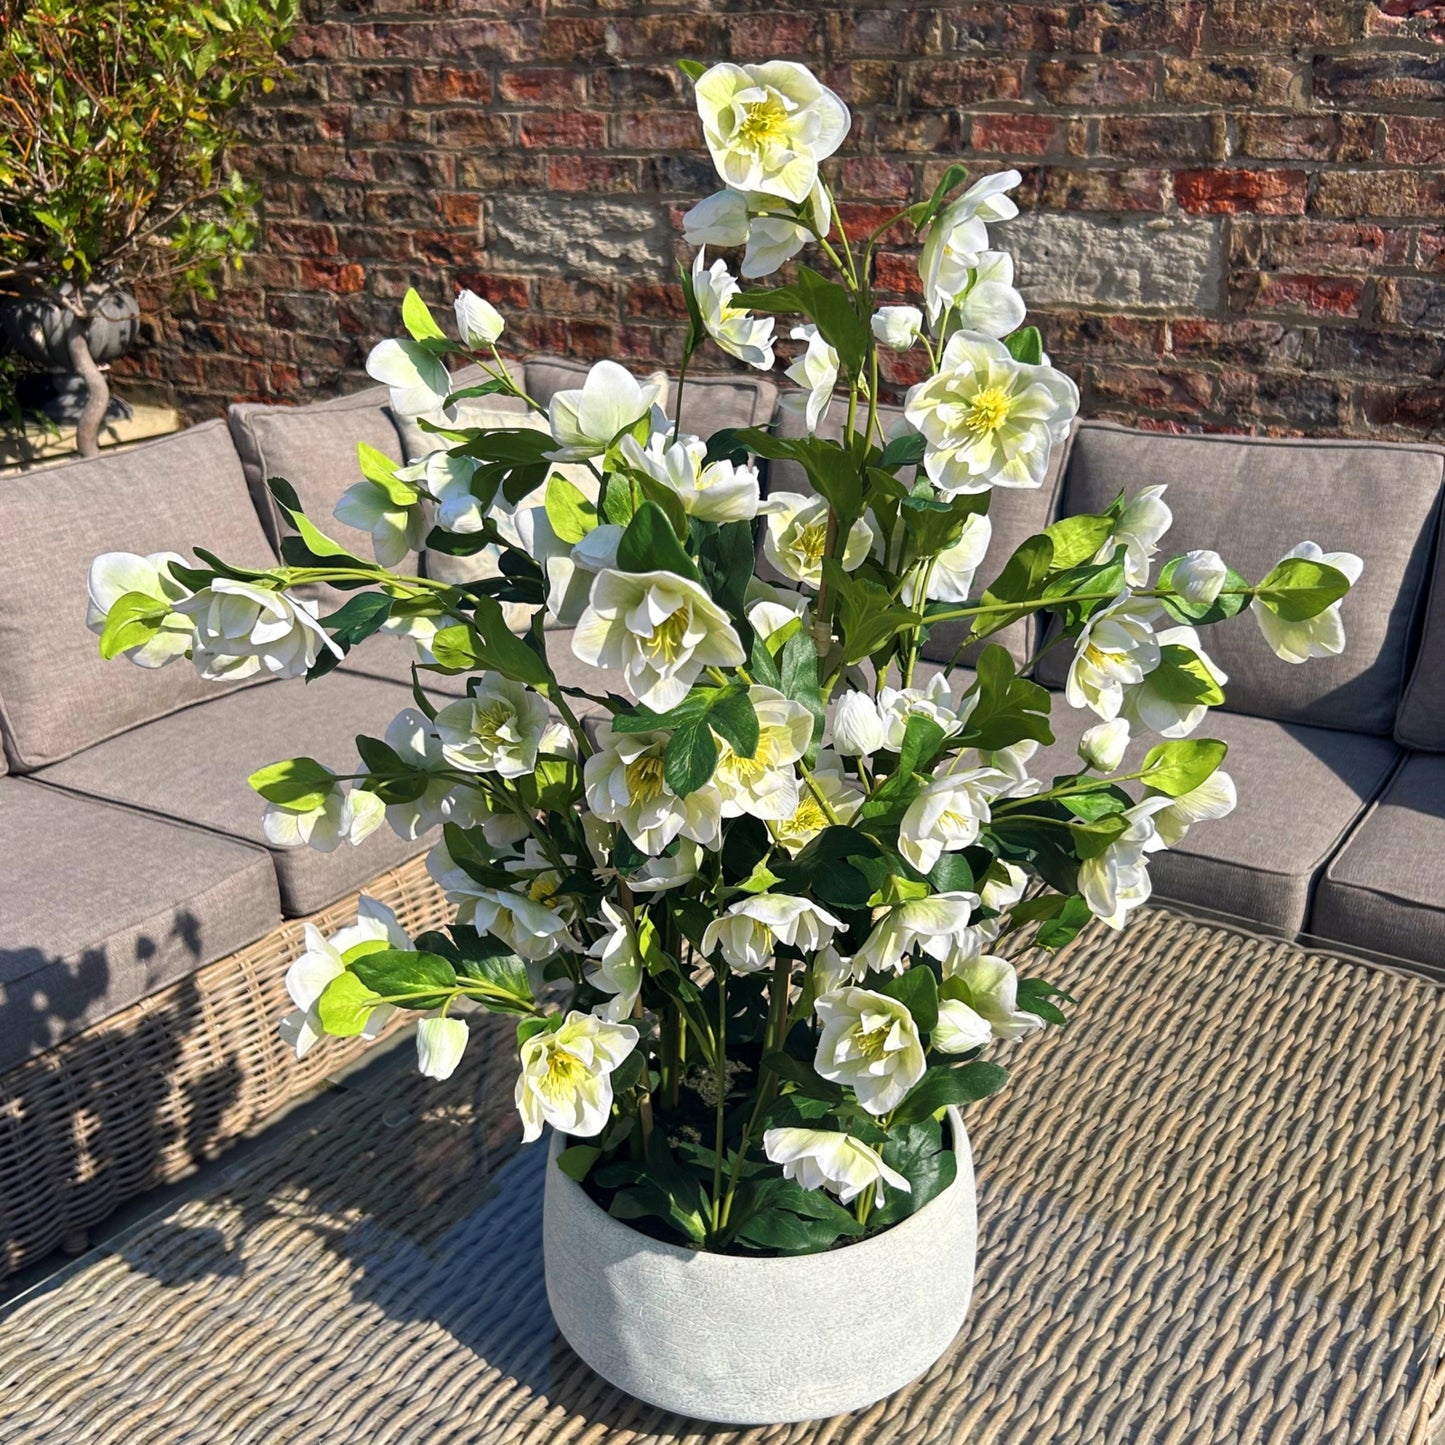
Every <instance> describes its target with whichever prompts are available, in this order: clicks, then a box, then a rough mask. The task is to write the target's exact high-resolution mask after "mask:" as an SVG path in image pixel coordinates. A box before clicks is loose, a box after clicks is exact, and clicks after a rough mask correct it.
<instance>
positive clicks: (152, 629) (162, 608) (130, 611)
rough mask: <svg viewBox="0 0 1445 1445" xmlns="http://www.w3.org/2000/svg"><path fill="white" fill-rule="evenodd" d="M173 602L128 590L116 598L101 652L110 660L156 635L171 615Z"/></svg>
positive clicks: (102, 633)
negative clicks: (171, 603)
mask: <svg viewBox="0 0 1445 1445" xmlns="http://www.w3.org/2000/svg"><path fill="white" fill-rule="evenodd" d="M170 611H171V609H170V605H169V604H168V603H166V602H164V601H162V600H160V599H159V598H156V597H151V596H149V595H148V594H147V593H145V592H126V593H123V594H122V595H121V596H119V597H117V598H116V600H115V601H114V602H113V603H112V604H111V608H110V611H109V612H107V613H106V616H105V628H104V630H103V631H102V632H101V634H100V655H101V656H102V657H103V658H105V659H106V661H107V662H109V661H110V659H111V658H113V657H116V656H118V655H119V654H120V653H122V652H128V651H129V650H130V649H131V648H132V647H140V646H141V645H142V644H144V643H147V642H149V641H150V640H151V638H153V637H154V636H155V635H156V633H157V632H159V631H160V629H161V623H163V622H164V621H165V620H166V618H167V617H169V616H170Z"/></svg>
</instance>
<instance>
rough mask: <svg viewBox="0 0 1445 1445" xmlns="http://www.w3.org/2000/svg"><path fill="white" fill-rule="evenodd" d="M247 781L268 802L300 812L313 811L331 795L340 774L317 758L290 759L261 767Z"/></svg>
mask: <svg viewBox="0 0 1445 1445" xmlns="http://www.w3.org/2000/svg"><path fill="white" fill-rule="evenodd" d="M246 781H247V782H248V783H249V784H250V785H251V787H252V789H253V790H254V791H256V792H258V793H260V795H261V796H262V797H263V798H265V799H266V801H267V802H268V803H275V804H276V805H277V806H278V807H282V808H289V809H291V811H292V812H296V813H309V812H311V811H312V809H314V808H319V807H320V806H321V805H322V804H323V803H324V802H325V801H326V800H327V798H329V797H330V796H331V790H332V789H333V788H334V787H335V786H336V774H335V773H333V772H332V771H331V769H330V768H327V767H323V766H322V765H321V764H320V763H318V762H317V761H316V759H315V758H286V759H285V760H284V761H282V762H279V763H272V764H270V766H269V767H264V768H258V769H257V770H256V771H255V772H254V773H252V774H251V776H250V777H249V778H247V779H246Z"/></svg>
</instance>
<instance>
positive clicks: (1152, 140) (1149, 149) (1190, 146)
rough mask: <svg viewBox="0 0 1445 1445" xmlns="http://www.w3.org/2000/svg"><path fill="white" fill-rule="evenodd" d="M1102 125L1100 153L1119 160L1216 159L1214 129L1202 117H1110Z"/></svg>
mask: <svg viewBox="0 0 1445 1445" xmlns="http://www.w3.org/2000/svg"><path fill="white" fill-rule="evenodd" d="M1097 124H1098V136H1099V138H1098V154H1099V155H1101V156H1106V157H1108V158H1109V159H1110V160H1116V161H1161V160H1181V161H1193V162H1194V163H1195V164H1198V163H1199V162H1200V161H1204V160H1210V159H1212V158H1214V157H1215V149H1214V127H1213V125H1212V123H1211V121H1210V118H1209V117H1208V116H1202V115H1108V116H1101V117H1100V118H1099V120H1098V122H1097Z"/></svg>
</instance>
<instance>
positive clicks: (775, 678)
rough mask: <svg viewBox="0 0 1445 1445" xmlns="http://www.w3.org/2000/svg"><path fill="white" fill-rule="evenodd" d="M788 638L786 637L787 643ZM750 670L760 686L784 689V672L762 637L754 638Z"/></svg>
mask: <svg viewBox="0 0 1445 1445" xmlns="http://www.w3.org/2000/svg"><path fill="white" fill-rule="evenodd" d="M793 636H794V637H796V636H797V634H796V633H794V634H793ZM788 640H789V639H784V641H785V643H786V642H787V641H788ZM748 671H749V672H750V673H751V674H752V678H753V681H754V682H755V683H757V684H758V685H759V686H760V687H771V688H776V689H777V690H778V691H779V692H781V691H782V690H783V674H782V673H781V672H780V671H779V669H778V664H777V663H776V662H775V661H774V660H773V654H772V653H771V652H769V651H768V644H767V643H766V642H764V641H763V639H762V638H761V637H754V638H753V650H752V652H751V653H750V654H749V656H748ZM819 701H820V702H821V701H822V699H821V698H820V699H819ZM815 716H816V714H815ZM815 731H816V729H815Z"/></svg>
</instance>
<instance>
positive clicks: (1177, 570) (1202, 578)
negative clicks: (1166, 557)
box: [1169, 548, 1229, 607]
mask: <svg viewBox="0 0 1445 1445" xmlns="http://www.w3.org/2000/svg"><path fill="white" fill-rule="evenodd" d="M1228 575H1229V568H1228V567H1227V566H1226V565H1225V562H1224V558H1223V557H1221V556H1220V555H1219V553H1218V552H1211V551H1209V550H1208V549H1207V548H1206V549H1204V550H1202V551H1201V550H1195V551H1193V552H1186V553H1185V554H1184V555H1183V556H1182V557H1181V558H1180V559H1179V560H1178V562H1176V563H1175V564H1174V571H1173V572H1172V573H1170V575H1169V583H1170V585H1171V586H1172V587H1173V588H1174V590H1175V591H1176V592H1178V594H1179V595H1180V596H1181V597H1182V598H1183V599H1184V600H1185V601H1186V602H1196V603H1200V604H1202V605H1204V606H1206V607H1207V606H1208V605H1209V604H1210V603H1211V602H1213V601H1214V600H1215V599H1216V598H1217V597H1218V596H1219V594H1220V592H1221V591H1222V590H1223V588H1224V581H1225V578H1226V577H1227V576H1228Z"/></svg>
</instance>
